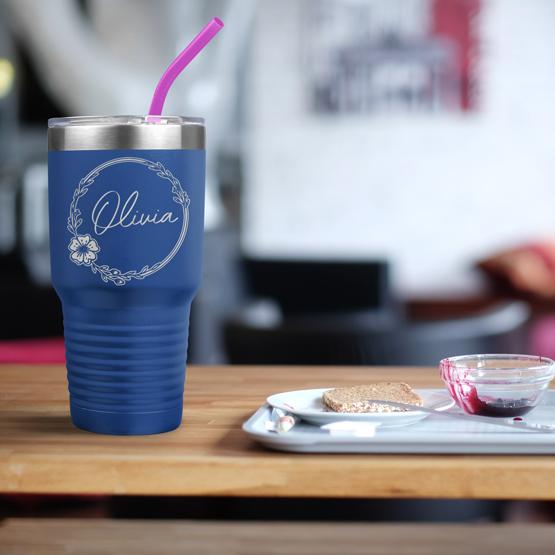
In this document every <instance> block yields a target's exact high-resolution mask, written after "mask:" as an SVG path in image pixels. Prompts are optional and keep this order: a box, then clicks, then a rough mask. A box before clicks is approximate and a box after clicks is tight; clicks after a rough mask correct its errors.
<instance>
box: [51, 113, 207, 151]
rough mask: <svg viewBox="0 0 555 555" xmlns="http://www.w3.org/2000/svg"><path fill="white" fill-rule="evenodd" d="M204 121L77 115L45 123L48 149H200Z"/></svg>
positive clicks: (203, 134)
mask: <svg viewBox="0 0 555 555" xmlns="http://www.w3.org/2000/svg"><path fill="white" fill-rule="evenodd" d="M204 145H205V133H204V120H203V119H202V118H185V117H182V116H157V117H156V118H153V117H152V116H79V117H70V118H52V119H49V120H48V150H183V149H184V150H199V149H200V150H202V149H204Z"/></svg>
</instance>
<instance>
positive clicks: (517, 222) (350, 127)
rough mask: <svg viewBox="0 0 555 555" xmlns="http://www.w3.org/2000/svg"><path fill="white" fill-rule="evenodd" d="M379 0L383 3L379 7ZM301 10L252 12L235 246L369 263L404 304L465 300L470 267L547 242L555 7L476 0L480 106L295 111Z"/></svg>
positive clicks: (299, 91)
mask: <svg viewBox="0 0 555 555" xmlns="http://www.w3.org/2000/svg"><path fill="white" fill-rule="evenodd" d="M383 1H385V0H383ZM300 4H301V2H298V1H291V0H289V1H287V2H272V1H265V2H263V3H262V6H261V8H262V9H261V10H260V13H259V20H258V22H257V36H256V37H255V48H254V50H253V55H252V62H253V65H252V71H251V75H250V84H249V87H248V89H249V92H250V95H249V98H248V99H247V102H246V104H247V106H248V110H249V113H248V133H247V139H246V143H245V148H246V150H247V156H246V162H247V168H246V187H245V189H246V194H245V200H244V221H243V246H244V249H245V250H246V251H247V252H249V253H251V254H256V255H273V256H280V255H283V256H302V257H309V258H314V257H331V258H341V257H348V258H363V259H364V258H373V257H379V256H383V257H387V258H388V259H390V260H391V261H392V262H393V263H394V265H395V280H396V285H397V287H398V289H400V290H401V291H402V292H404V293H407V294H413V295H414V294H426V295H429V294H434V293H437V294H445V293H453V292H461V293H463V292H468V291H471V290H473V289H474V288H476V287H477V286H478V285H477V281H476V276H475V275H473V273H472V271H471V270H470V268H471V265H472V263H473V262H474V261H475V260H476V259H477V258H479V257H481V256H484V255H486V254H488V253H490V252H492V251H494V250H495V249H499V248H503V247H505V246H508V245H512V244H514V243H517V242H521V241H526V240H529V239H534V238H537V237H542V236H545V235H549V234H555V218H554V212H555V144H553V143H554V141H553V140H552V135H553V130H555V125H554V124H555V102H554V98H555V2H553V1H551V0H527V1H526V2H523V1H522V0H490V1H486V0H484V4H485V6H484V7H483V9H482V13H481V15H480V18H479V21H480V22H481V23H480V25H481V36H482V45H481V47H482V51H483V53H482V56H481V62H480V79H479V80H480V109H479V110H478V111H476V112H473V113H471V114H470V115H462V114H447V115H444V114H441V115H437V116H435V117H430V116H425V115H407V116H402V115H397V116H393V115H379V116H376V115H367V116H352V117H350V118H345V117H343V116H342V117H334V116H330V117H322V116H318V115H315V114H311V113H308V112H307V111H306V109H305V106H306V99H305V96H304V95H305V88H304V86H303V81H302V75H301V72H302V69H303V66H302V64H301V63H300V51H301V32H302V30H301V29H300V25H301V21H302V18H301V17H300V11H301V5H300Z"/></svg>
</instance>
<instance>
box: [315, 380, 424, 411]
mask: <svg viewBox="0 0 555 555" xmlns="http://www.w3.org/2000/svg"><path fill="white" fill-rule="evenodd" d="M372 399H383V400H384V401H396V402H398V403H410V404H411V405H419V406H422V399H421V398H420V396H419V395H417V394H416V393H415V392H414V391H413V389H412V387H411V386H410V385H408V384H406V383H403V382H380V383H371V384H367V385H355V386H353V387H340V388H338V389H330V390H328V391H325V392H324V394H323V396H322V401H323V402H324V405H325V406H326V407H327V408H328V409H330V410H332V411H334V412H402V411H403V409H399V408H396V407H390V406H388V405H383V404H382V405H380V404H379V403H372Z"/></svg>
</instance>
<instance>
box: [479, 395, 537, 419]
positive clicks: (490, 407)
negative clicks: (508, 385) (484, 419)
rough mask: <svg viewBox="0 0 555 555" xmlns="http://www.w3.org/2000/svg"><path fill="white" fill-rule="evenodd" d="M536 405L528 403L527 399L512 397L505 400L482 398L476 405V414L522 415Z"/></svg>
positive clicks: (506, 416) (507, 416) (504, 416)
mask: <svg viewBox="0 0 555 555" xmlns="http://www.w3.org/2000/svg"><path fill="white" fill-rule="evenodd" d="M533 408H534V407H531V406H530V405H529V404H528V401H527V400H526V399H511V400H507V401H504V400H503V399H495V400H492V401H487V402H484V401H482V400H480V405H479V406H475V409H476V410H475V411H474V414H479V415H480V416H497V417H501V418H509V417H514V416H522V415H523V414H526V413H528V412H530V411H531V410H532V409H533Z"/></svg>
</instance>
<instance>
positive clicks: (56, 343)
mask: <svg viewBox="0 0 555 555" xmlns="http://www.w3.org/2000/svg"><path fill="white" fill-rule="evenodd" d="M65 361H66V358H65V351H64V340H63V338H62V337H54V338H48V339H18V340H15V341H0V364H65Z"/></svg>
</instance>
